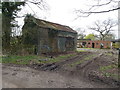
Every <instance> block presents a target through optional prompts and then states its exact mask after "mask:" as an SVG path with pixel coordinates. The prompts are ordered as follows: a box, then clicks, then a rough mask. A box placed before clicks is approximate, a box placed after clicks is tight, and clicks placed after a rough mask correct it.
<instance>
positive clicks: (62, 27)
mask: <svg viewBox="0 0 120 90" xmlns="http://www.w3.org/2000/svg"><path fill="white" fill-rule="evenodd" d="M34 21H35V23H36V24H37V25H39V26H41V27H44V28H51V29H55V30H60V31H67V32H73V33H77V32H76V31H75V30H73V29H72V28H70V27H69V26H65V25H61V24H57V23H53V22H49V21H45V20H41V19H36V18H35V20H34Z"/></svg>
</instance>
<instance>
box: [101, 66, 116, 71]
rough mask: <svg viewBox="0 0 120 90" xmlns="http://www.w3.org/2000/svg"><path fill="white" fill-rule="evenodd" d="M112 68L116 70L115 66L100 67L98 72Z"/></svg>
mask: <svg viewBox="0 0 120 90" xmlns="http://www.w3.org/2000/svg"><path fill="white" fill-rule="evenodd" d="M113 68H118V66H117V65H108V66H101V67H100V71H106V70H109V69H113Z"/></svg>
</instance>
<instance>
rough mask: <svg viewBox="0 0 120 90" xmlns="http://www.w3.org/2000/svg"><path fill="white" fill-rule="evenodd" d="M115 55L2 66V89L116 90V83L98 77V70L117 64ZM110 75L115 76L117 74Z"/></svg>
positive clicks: (83, 54)
mask: <svg viewBox="0 0 120 90" xmlns="http://www.w3.org/2000/svg"><path fill="white" fill-rule="evenodd" d="M108 53H109V54H110V53H112V54H110V55H108ZM117 54H118V53H117V51H114V52H112V51H106V50H104V51H87V52H79V53H76V56H73V57H70V58H68V59H66V60H61V61H60V62H56V63H49V64H34V63H33V64H32V63H31V64H30V65H22V66H21V65H14V64H3V87H7V88H8V87H13V88H16V87H17V88H21V87H22V88H28V87H32V88H36V87H37V88H116V87H119V85H120V82H119V80H118V79H115V78H112V77H105V76H102V75H101V72H100V71H99V68H100V66H106V65H110V64H111V63H117V62H118V57H116V56H117ZM56 55H57V54H56ZM90 56H91V57H90ZM86 57H90V58H88V59H89V60H86V61H84V62H82V63H80V64H76V65H74V66H71V64H74V63H76V62H79V61H80V60H84V58H86ZM112 73H115V74H118V70H117V69H116V70H114V71H112ZM11 82H12V83H11ZM9 83H10V84H9Z"/></svg>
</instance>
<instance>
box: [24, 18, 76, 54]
mask: <svg viewBox="0 0 120 90" xmlns="http://www.w3.org/2000/svg"><path fill="white" fill-rule="evenodd" d="M29 32H32V35H33V37H34V38H32V41H31V42H33V44H35V50H36V53H37V54H41V53H47V52H66V51H75V50H76V46H77V45H76V44H77V32H76V31H74V30H72V29H71V28H70V27H68V26H64V25H60V24H56V23H52V22H48V21H45V20H40V19H36V18H34V17H32V16H30V17H26V18H25V24H24V26H23V31H22V33H23V37H25V38H24V41H26V42H27V40H28V39H30V38H31V37H30V36H31V35H30V36H27V38H26V36H25V35H27V34H29ZM26 33H27V34H26ZM28 43H30V42H28ZM28 43H27V44H28Z"/></svg>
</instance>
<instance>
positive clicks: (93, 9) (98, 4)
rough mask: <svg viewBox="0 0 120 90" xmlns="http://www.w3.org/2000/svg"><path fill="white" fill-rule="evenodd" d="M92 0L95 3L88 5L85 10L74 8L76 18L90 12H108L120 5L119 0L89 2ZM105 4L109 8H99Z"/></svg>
mask: <svg viewBox="0 0 120 90" xmlns="http://www.w3.org/2000/svg"><path fill="white" fill-rule="evenodd" d="M92 1H94V2H96V4H94V5H89V8H88V9H87V10H83V9H78V10H77V9H76V10H75V13H76V14H77V18H79V17H88V16H90V15H91V14H98V13H108V12H112V11H116V10H118V9H120V6H118V2H119V0H91V2H92ZM106 6H107V7H109V9H107V10H100V8H103V7H106ZM111 6H112V8H111ZM77 18H76V19H77Z"/></svg>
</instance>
